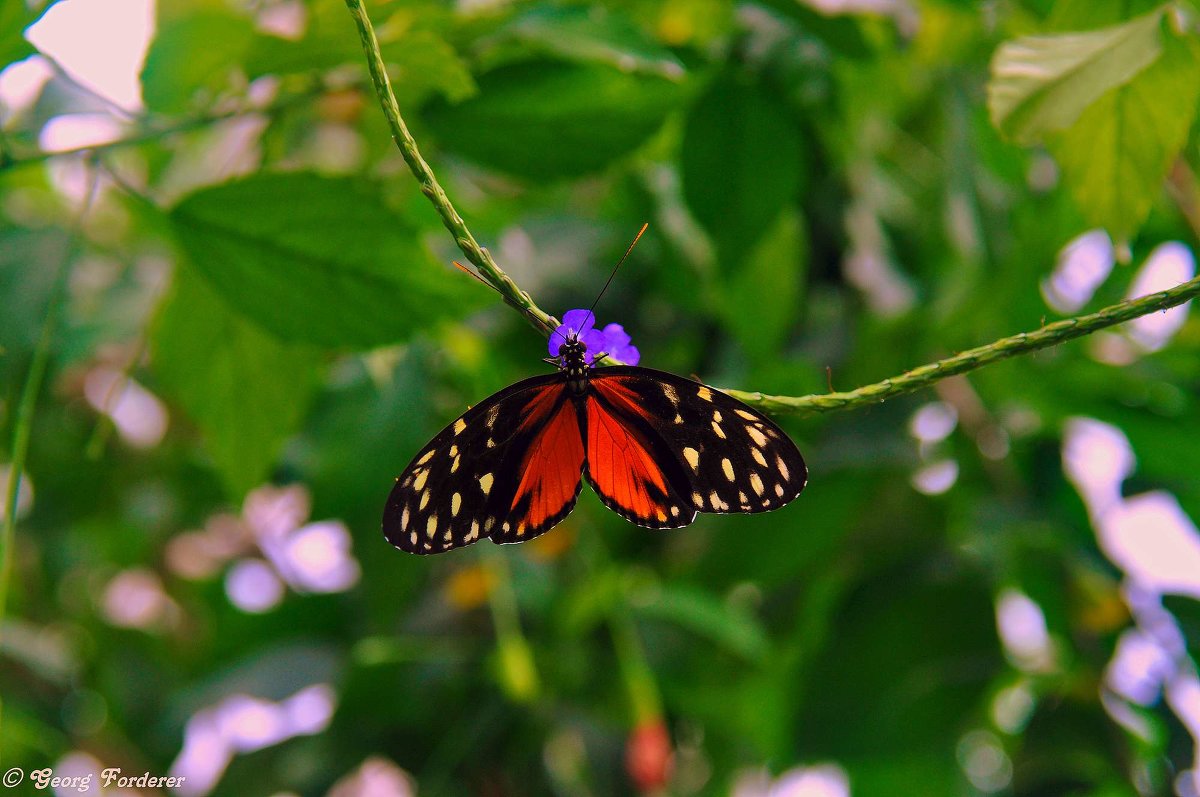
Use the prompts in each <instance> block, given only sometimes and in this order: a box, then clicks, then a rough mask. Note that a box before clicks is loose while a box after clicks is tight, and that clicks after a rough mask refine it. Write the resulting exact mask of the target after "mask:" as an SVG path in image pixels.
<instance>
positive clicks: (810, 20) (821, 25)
mask: <svg viewBox="0 0 1200 797" xmlns="http://www.w3.org/2000/svg"><path fill="white" fill-rule="evenodd" d="M762 4H763V5H765V6H767V7H768V8H772V9H774V10H775V11H778V12H779V13H781V14H784V15H785V16H788V17H791V18H792V19H793V20H795V21H796V22H797V23H798V24H799V26H800V29H801V30H802V31H804V32H805V33H808V34H811V35H813V36H815V37H817V38H818V39H820V40H821V41H823V42H824V43H825V44H827V45H829V47H830V48H831V49H832V50H834V51H835V52H837V54H838V55H841V56H845V57H847V58H855V59H862V58H867V57H869V56H870V55H871V54H872V52H873V50H872V47H871V44H870V43H868V41H867V38H866V37H865V36H864V35H863V30H862V26H861V25H860V24H859V22H858V20H857V19H856V18H855V17H854V16H853V15H850V14H836V15H825V14H822V13H819V12H817V11H814V10H813V9H812V8H809V7H808V6H807V5H805V4H804V3H803V2H800V1H799V0H762Z"/></svg>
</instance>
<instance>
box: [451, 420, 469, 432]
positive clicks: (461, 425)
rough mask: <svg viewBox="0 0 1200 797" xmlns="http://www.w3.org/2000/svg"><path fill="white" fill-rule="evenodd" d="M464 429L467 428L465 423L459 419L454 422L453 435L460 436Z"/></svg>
mask: <svg viewBox="0 0 1200 797" xmlns="http://www.w3.org/2000/svg"><path fill="white" fill-rule="evenodd" d="M466 428H467V422H466V421H464V420H463V419H462V418H459V419H458V420H457V421H455V422H454V433H455V434H462V430H463V429H466Z"/></svg>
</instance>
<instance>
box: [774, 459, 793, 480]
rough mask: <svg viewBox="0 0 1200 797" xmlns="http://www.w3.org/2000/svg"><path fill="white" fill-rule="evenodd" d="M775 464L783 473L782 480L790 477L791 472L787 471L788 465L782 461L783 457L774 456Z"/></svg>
mask: <svg viewBox="0 0 1200 797" xmlns="http://www.w3.org/2000/svg"><path fill="white" fill-rule="evenodd" d="M775 466H776V467H777V468H779V472H780V473H781V474H782V475H783V480H784V481H787V480H788V479H790V478H792V476H791V474H790V473H789V472H788V466H787V465H786V464H785V463H784V461H783V457H775Z"/></svg>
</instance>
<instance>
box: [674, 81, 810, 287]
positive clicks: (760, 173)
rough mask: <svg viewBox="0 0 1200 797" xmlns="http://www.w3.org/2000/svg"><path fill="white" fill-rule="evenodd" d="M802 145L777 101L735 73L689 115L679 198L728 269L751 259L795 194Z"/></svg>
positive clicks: (713, 88) (716, 84)
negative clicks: (683, 200)
mask: <svg viewBox="0 0 1200 797" xmlns="http://www.w3.org/2000/svg"><path fill="white" fill-rule="evenodd" d="M803 146H804V142H803V139H802V138H801V135H800V131H799V129H798V128H797V126H796V124H795V122H794V121H793V120H792V119H791V118H790V117H789V116H788V113H787V112H786V111H785V110H784V109H783V104H782V103H781V101H780V99H779V98H778V97H776V96H774V95H772V94H771V93H770V92H768V90H767V89H766V88H764V87H763V86H762V85H760V84H759V83H758V82H756V81H751V80H743V79H741V78H740V77H739V76H737V75H734V74H724V75H722V76H720V77H718V78H717V79H716V80H715V81H714V82H713V84H712V85H711V86H710V87H709V89H708V91H707V92H705V94H704V96H702V97H701V98H700V99H699V100H698V101H697V102H696V104H695V105H694V106H693V107H692V109H691V111H690V112H689V113H688V118H687V126H686V128H685V130H684V135H683V145H682V150H681V153H680V159H681V161H682V172H683V194H684V198H685V199H686V200H687V204H688V207H689V208H690V209H691V211H692V214H693V215H695V217H696V219H697V220H698V221H699V222H700V223H701V224H703V225H704V227H705V229H707V230H708V232H709V234H710V235H711V236H712V238H713V241H714V242H715V244H716V247H717V254H718V256H719V258H720V259H721V261H722V264H723V265H725V266H726V267H731V266H734V265H736V264H737V263H739V262H741V261H742V260H743V259H744V258H746V257H747V256H748V255H749V253H750V250H751V248H752V247H753V246H754V244H755V243H757V241H758V239H759V238H760V237H761V236H762V235H763V234H764V233H765V232H766V231H767V229H768V228H769V227H770V226H771V225H772V224H773V223H775V220H776V219H777V218H778V217H779V214H780V212H781V211H782V210H783V208H784V206H785V205H787V204H789V203H790V202H791V201H792V200H793V199H794V198H795V197H796V195H797V194H798V193H799V191H800V180H801V177H802V175H803V167H804V158H803V152H802V148H803Z"/></svg>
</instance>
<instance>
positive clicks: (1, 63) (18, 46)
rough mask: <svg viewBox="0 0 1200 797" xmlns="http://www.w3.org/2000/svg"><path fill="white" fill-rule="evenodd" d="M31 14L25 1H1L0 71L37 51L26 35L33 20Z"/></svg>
mask: <svg viewBox="0 0 1200 797" xmlns="http://www.w3.org/2000/svg"><path fill="white" fill-rule="evenodd" d="M29 16H30V15H29V12H28V11H26V9H25V4H24V3H21V2H17V0H10V1H9V2H7V3H0V71H3V70H4V67H6V66H8V65H9V64H11V63H14V62H16V61H20V60H21V59H22V58H26V57H28V56H30V55H33V53H34V52H35V51H34V49H33V45H32V44H30V43H29V42H27V41H26V40H25V36H24V33H25V28H27V27H29V23H30V22H31V20H30V19H29Z"/></svg>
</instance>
